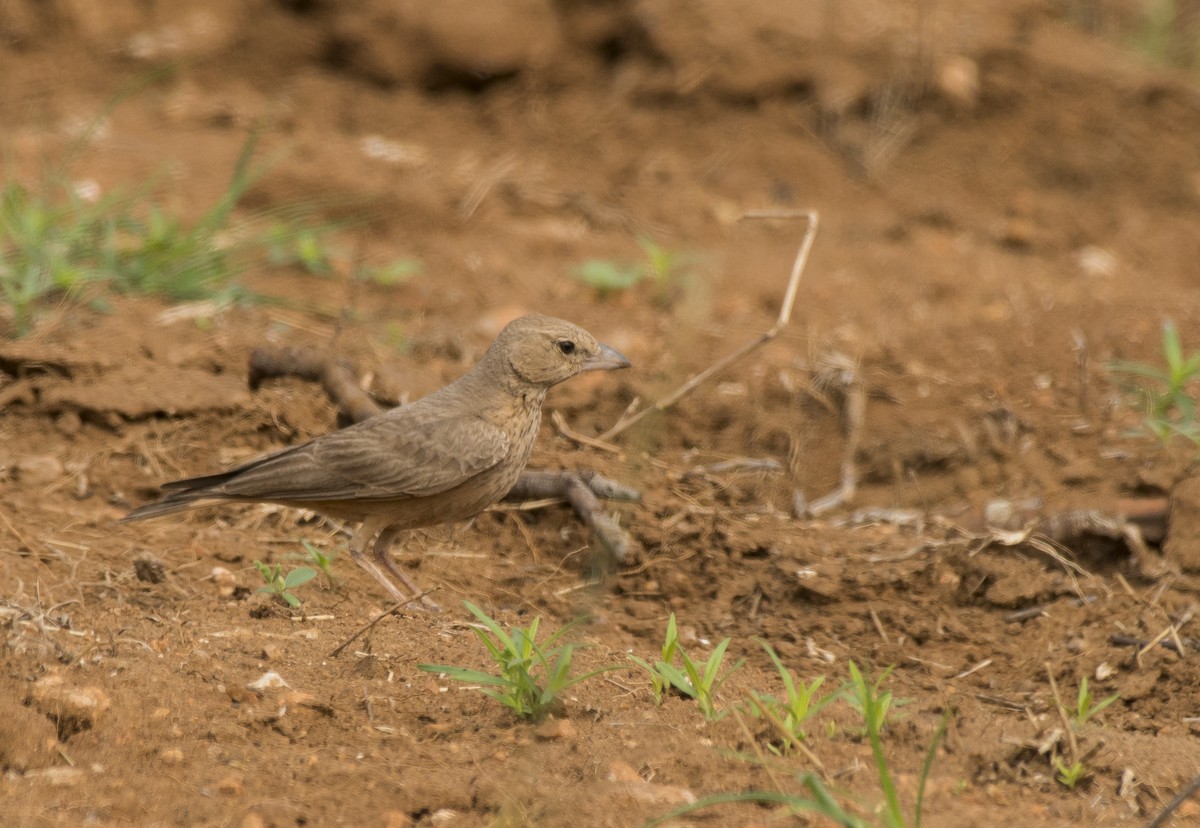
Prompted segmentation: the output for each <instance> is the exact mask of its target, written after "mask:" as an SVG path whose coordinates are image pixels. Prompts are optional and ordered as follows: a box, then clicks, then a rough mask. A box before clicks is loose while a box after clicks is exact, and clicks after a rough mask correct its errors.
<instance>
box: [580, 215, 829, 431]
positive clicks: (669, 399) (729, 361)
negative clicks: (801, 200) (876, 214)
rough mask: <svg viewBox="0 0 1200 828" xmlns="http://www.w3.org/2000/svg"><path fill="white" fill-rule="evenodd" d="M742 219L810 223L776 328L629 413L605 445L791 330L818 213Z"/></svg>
mask: <svg viewBox="0 0 1200 828" xmlns="http://www.w3.org/2000/svg"><path fill="white" fill-rule="evenodd" d="M741 218H742V219H804V220H805V222H807V228H806V229H805V231H804V238H803V240H801V242H800V250H799V252H798V253H797V254H796V260H795V262H794V263H793V264H792V272H791V276H790V277H789V278H788V284H787V289H786V290H785V291H784V293H783V302H782V303H781V304H780V307H779V316H778V317H777V318H776V320H775V324H774V325H772V326H771V327H770V328H768V329H767V330H766V331H765V332H764V333H763V334H761V335H760V336H759V337H758V338H757V339H754V340H752V341H750V342H747V343H746V344H745V345H743V346H742V347H741V348H738V349H737V350H736V351H734V352H733V353H731V354H728V355H726V356H724V357H722V358H721V359H718V360H717V361H716V362H714V363H713V364H712V365H710V366H708V367H707V368H705V369H704V370H703V371H701V372H700V373H698V374H695V375H693V376H692V377H691V378H690V379H688V380H687V382H685V383H683V385H681V386H679V387H678V388H676V389H675V390H674V391H672V392H671V393H670V394H667V395H666V396H665V397H663V398H662V399H660V400H659V401H658V402H656V403H654V404H653V405H649V406H647V407H645V408H643V409H641V410H640V411H636V412H628V411H627V412H626V413H625V414H624V415H623V416H622V417H621V419H619V420H618V421H617V422H616V423H615V424H614V425H613V427H612V428H610V429H609V430H608V431H606V432H604V433H603V434H601V435H600V437H599V438H598V439H599V440H600V441H601V442H608V441H610V440H612V438H614V437H616V436H617V435H618V434H621V433H622V432H624V431H625V430H626V429H628V428H630V427H631V426H633V425H636V424H637V423H639V422H641V421H642V419H643V418H645V417H646V416H647V415H649V414H651V413H653V412H655V411H665V410H666V409H668V408H670V407H671V406H673V405H674V404H675V403H677V402H678V401H679V400H680V399H682V398H683V397H685V396H687V395H688V394H690V393H691V392H692V391H695V390H696V389H697V388H699V387H700V386H701V385H703V384H704V383H705V382H707V381H708V380H710V379H711V378H712V377H714V376H715V375H717V374H719V373H720V372H722V371H724V370H725V369H726V368H728V367H729V366H730V365H733V364H734V363H735V362H737V361H738V360H740V359H742V358H743V357H745V356H746V355H747V354H749V353H751V352H753V351H755V350H757V349H758V348H760V347H762V346H763V345H765V344H766V343H768V342H770V341H771V340H772V339H774V338H775V337H776V336H778V335H779V332H780V331H782V330H783V329H784V327H786V326H787V324H788V323H789V322H790V321H791V319H792V307H793V306H794V305H795V302H796V290H797V289H798V288H799V287H800V277H801V276H802V275H803V273H804V267H805V265H807V264H808V254H809V252H810V251H811V250H812V246H813V241H814V240H815V239H816V236H817V222H818V219H819V216H818V214H817V211H816V210H752V211H750V212H747V213H743V214H742V216H741Z"/></svg>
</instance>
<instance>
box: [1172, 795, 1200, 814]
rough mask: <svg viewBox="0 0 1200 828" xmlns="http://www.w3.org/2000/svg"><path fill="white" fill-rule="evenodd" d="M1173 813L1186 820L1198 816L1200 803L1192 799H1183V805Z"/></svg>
mask: <svg viewBox="0 0 1200 828" xmlns="http://www.w3.org/2000/svg"><path fill="white" fill-rule="evenodd" d="M1175 813H1176V814H1178V815H1179V816H1181V817H1183V818H1184V819H1187V818H1188V817H1194V816H1200V802H1197V801H1196V800H1194V799H1185V800H1184V801H1183V804H1182V805H1180V806H1179V807H1178V808H1176V809H1175Z"/></svg>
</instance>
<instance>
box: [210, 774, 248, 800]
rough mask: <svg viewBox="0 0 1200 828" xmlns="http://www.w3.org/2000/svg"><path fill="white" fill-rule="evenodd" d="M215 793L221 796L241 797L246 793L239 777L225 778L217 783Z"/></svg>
mask: <svg viewBox="0 0 1200 828" xmlns="http://www.w3.org/2000/svg"><path fill="white" fill-rule="evenodd" d="M217 793H219V794H222V795H223V796H242V795H243V794H245V793H246V785H245V783H244V782H243V781H242V777H240V776H237V775H230V776H226V777H224V778H223V779H221V780H220V781H219V782H217Z"/></svg>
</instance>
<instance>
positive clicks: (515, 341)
mask: <svg viewBox="0 0 1200 828" xmlns="http://www.w3.org/2000/svg"><path fill="white" fill-rule="evenodd" d="M628 367H630V362H629V360H628V359H627V358H626V357H625V356H624V355H622V354H621V353H620V352H619V351H617V350H616V349H614V348H612V347H610V346H608V345H604V344H602V343H600V342H598V341H597V340H596V338H595V337H593V336H592V335H591V334H590V333H588V332H587V331H585V330H584V329H583V328H581V327H579V326H578V325H575V324H572V323H571V322H567V321H564V320H562V319H556V318H554V317H550V316H542V315H540V314H530V315H527V316H522V317H519V318H517V319H515V320H513V321H512V322H510V323H508V325H506V326H505V327H504V328H503V330H501V331H500V333H499V335H498V336H497V337H496V339H495V341H493V342H492V344H491V346H490V347H489V348H488V349H487V351H486V352H485V353H484V355H483V357H482V358H481V359H480V360H479V362H478V363H476V364H475V366H474V367H473V368H472V369H471V370H470V371H468V372H467V373H466V374H464V375H463V376H461V377H460V378H458V379H457V380H455V381H454V382H452V383H450V384H449V385H447V386H445V387H444V388H441V389H440V390H438V391H435V392H433V393H432V394H429V395H428V396H426V397H422V398H421V399H419V400H417V401H415V402H412V403H408V404H406V405H401V406H397V407H395V408H391V409H388V410H387V411H385V412H383V413H381V414H378V415H376V416H374V417H372V418H370V419H367V420H363V421H362V422H359V423H356V424H354V425H351V426H349V427H347V428H343V429H341V430H339V431H334V432H330V433H328V434H323V435H321V436H319V437H315V438H313V439H311V440H308V441H307V442H304V443H299V444H297V445H294V446H291V447H288V448H285V449H282V450H280V451H275V452H273V453H270V454H266V455H263V456H261V457H258V458H256V459H253V460H250V461H248V462H246V463H242V464H241V465H239V466H236V467H234V468H232V469H229V470H227V471H222V472H217V473H215V474H207V475H203V476H200V477H190V478H186V479H183V480H176V481H172V482H168V483H165V484H163V485H162V486H161V488H162V490H163V491H164V492H165V493H166V494H165V495H164V496H163V497H162V498H161V499H159V500H157V501H154V502H152V503H149V504H146V505H144V506H141V507H139V508H136V509H134V510H133V511H131V512H130V513H129V514H127V515H126V516H125V517H124V518H122V519H121V522H128V521H136V520H144V519H146V518H154V517H160V516H163V515H169V514H173V513H175V512H180V511H183V510H185V509H192V508H195V507H198V506H203V505H211V504H214V503H216V504H219V503H222V502H234V503H275V504H279V505H282V506H290V507H295V508H303V509H309V510H311V511H314V512H317V513H319V514H323V515H326V516H328V517H331V518H335V519H339V520H343V521H346V522H355V523H358V528H357V529H356V530H355V531H354V532H353V533H352V535H351V538H350V544H349V548H350V556H351V558H353V560H354V562H355V563H356V564H358V565H359V566H360V567H362V568H363V569H364V570H365V571H366V572H368V573H369V574H370V575H371V576H372V577H373V578H375V580H376V581H378V582H379V584H380V585H382V586H383V588H384V589H385V590H387V592H388V593H389V594H390V595H391V596H392V597H393V598H394V599H395V600H396V602H397V603H398V604H402V605H403V604H408V603H412V602H413V601H415V600H416V599H417V598H420V597H423V596H422V594H421V591H420V590H419V588H418V587H417V585H416V583H415V582H414V581H413V580H412V579H411V578H410V577H409V576H408V574H407V573H405V572H404V570H403V569H401V568H400V567H399V566H397V564H396V563H395V561H393V560H392V557H391V554H390V549H391V547H392V544H393V543H394V542H395V540H396V539H397V538H398V537H399V536H400V534H401V533H403V532H405V531H407V530H410V529H417V528H420V527H426V526H435V525H439V524H443V523H452V522H455V521H460V520H465V519H467V518H470V517H473V516H474V515H476V514H478V513H479V512H481V511H483V510H484V509H486V508H487V507H488V506H491V505H492V504H493V503H496V502H497V501H499V500H500V499H501V498H503V497H504V495H506V494H507V493H508V491H509V489H511V488H512V487H513V484H515V483H516V482H517V478H518V477H520V475H521V472H522V470H524V468H525V465H526V463H527V462H528V461H529V456H530V454H531V453H532V452H533V445H534V442H535V439H536V437H537V432H538V427H539V426H540V424H541V415H542V403H543V401H544V400H545V398H546V392H547V391H549V390H550V388H552V387H553V386H555V385H557V384H558V383H560V382H563V381H565V380H568V379H570V378H571V377H574V376H576V375H577V374H580V373H583V372H585V371H611V370H617V369H621V368H628ZM393 577H394V578H395V579H397V580H399V581H400V582H401V583H402V584H404V586H405V588H406V589H407V590H408V592H404V591H403V590H401V589H400V588H399V587H398V586H397V585H396V583H395V581H394V580H393V579H392V578H393ZM426 603H427V605H428V606H430V607H431V608H432V607H435V606H436V605H434V604H432V602H429V601H426Z"/></svg>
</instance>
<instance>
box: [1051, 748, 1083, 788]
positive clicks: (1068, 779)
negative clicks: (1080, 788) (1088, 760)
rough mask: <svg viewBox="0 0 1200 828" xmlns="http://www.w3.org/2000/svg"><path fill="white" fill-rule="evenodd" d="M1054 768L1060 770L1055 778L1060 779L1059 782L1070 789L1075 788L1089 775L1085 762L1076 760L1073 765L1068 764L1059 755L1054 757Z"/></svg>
mask: <svg viewBox="0 0 1200 828" xmlns="http://www.w3.org/2000/svg"><path fill="white" fill-rule="evenodd" d="M1054 769H1055V770H1056V771H1057V772H1058V775H1057V776H1055V777H1054V778H1055V779H1056V780H1058V784H1060V785H1062V786H1063V787H1064V788H1066V789H1067V790H1068V791H1073V790H1075V786H1076V785H1078V784H1079V783H1080V782H1082V781H1083V780H1084V779H1086V778H1087V777H1088V775H1089V774H1088V771H1087V768H1086V767H1084V764H1083V762H1075V763H1074V764H1072V765H1068V764H1067V763H1066V762H1064V761H1063V760H1062V759H1059V758H1058V757H1057V756H1055V757H1054Z"/></svg>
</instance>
